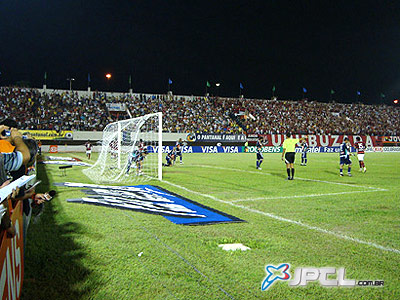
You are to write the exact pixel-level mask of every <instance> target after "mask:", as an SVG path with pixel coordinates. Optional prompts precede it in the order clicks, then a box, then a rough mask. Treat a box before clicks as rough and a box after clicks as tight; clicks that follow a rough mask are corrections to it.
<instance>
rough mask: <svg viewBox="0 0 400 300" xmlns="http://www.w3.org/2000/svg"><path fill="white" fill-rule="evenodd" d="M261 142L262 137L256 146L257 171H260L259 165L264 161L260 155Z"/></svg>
mask: <svg viewBox="0 0 400 300" xmlns="http://www.w3.org/2000/svg"><path fill="white" fill-rule="evenodd" d="M262 140H263V139H262V137H259V138H258V141H257V144H256V158H257V161H256V169H257V170H261V164H262V162H263V160H264V156H263V155H262V146H263V144H262Z"/></svg>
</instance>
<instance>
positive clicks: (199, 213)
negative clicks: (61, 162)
mask: <svg viewBox="0 0 400 300" xmlns="http://www.w3.org/2000/svg"><path fill="white" fill-rule="evenodd" d="M54 185H57V186H66V187H78V188H84V189H83V190H82V192H83V193H85V196H84V197H82V198H77V199H67V201H68V202H72V203H84V204H92V205H99V206H107V207H113V208H119V209H128V210H134V211H140V212H144V213H149V214H158V215H162V216H163V217H165V218H166V219H168V220H169V221H171V222H173V223H175V224H183V225H206V224H215V223H230V222H244V221H243V220H241V219H239V218H236V217H234V216H231V215H228V214H226V213H224V212H221V211H218V210H216V209H213V208H211V207H208V206H205V205H202V204H200V203H198V202H195V201H192V200H190V199H187V198H184V197H182V196H180V195H178V194H175V193H173V192H170V191H168V190H166V189H163V188H161V187H156V186H152V185H136V186H107V185H97V184H85V183H74V182H63V183H55V184H54Z"/></svg>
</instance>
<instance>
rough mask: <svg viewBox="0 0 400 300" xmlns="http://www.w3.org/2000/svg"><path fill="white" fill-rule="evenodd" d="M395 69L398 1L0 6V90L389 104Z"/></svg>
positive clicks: (399, 86) (398, 66)
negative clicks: (27, 87) (20, 84)
mask: <svg viewBox="0 0 400 300" xmlns="http://www.w3.org/2000/svg"><path fill="white" fill-rule="evenodd" d="M399 58H400V1H336V0H335V1H278V0H274V1H270V0H265V1H249V0H247V1H240V0H235V1H190V0H187V1H168V0H163V1H149V0H148V1H144V0H143V1H140V0H138V1H132V0H131V1H117V0H113V1H90V0H79V1H77V0H51V1H50V0H47V1H45V0H37V1H32V0H24V1H22V0H0V71H1V75H0V85H8V84H14V83H15V82H17V81H20V80H25V81H29V82H31V84H32V85H33V86H35V87H41V86H42V84H43V77H44V73H45V72H47V77H48V78H47V85H48V87H49V88H68V86H69V83H68V81H67V80H66V79H67V78H69V77H74V78H76V81H75V82H74V83H73V88H78V89H86V88H87V77H88V73H90V75H91V86H92V90H94V89H98V90H105V89H108V90H114V91H127V90H128V88H129V83H128V78H129V75H130V74H131V75H132V86H133V88H134V91H135V92H148V93H165V92H166V90H167V88H168V78H171V79H172V81H173V84H172V86H171V88H172V90H173V91H174V93H175V94H183V95H193V94H194V95H202V94H204V93H205V86H206V82H207V80H208V81H209V82H210V83H211V84H212V88H211V89H209V91H210V92H211V93H213V94H214V93H217V91H216V90H215V83H216V82H220V83H221V86H220V88H219V91H218V93H219V94H220V95H222V96H237V95H238V94H239V83H242V84H243V86H244V90H243V93H244V95H245V96H246V97H250V98H270V97H271V89H272V86H273V85H275V86H276V95H277V96H278V97H279V98H285V99H299V98H301V97H302V89H303V87H305V88H307V90H308V93H307V97H308V98H310V99H316V100H322V101H323V100H329V97H330V90H331V89H333V90H335V94H334V98H335V99H336V100H338V101H339V100H341V101H343V102H349V101H355V100H356V91H357V90H359V91H361V97H360V100H361V101H363V102H366V103H373V102H380V101H381V98H380V93H381V92H383V93H384V94H385V95H386V101H387V102H390V101H391V100H392V99H393V98H397V97H400V59H399ZM106 72H110V73H112V75H113V78H112V79H111V81H110V82H108V83H107V81H106V79H105V77H104V75H105V73H106Z"/></svg>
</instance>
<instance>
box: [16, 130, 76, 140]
mask: <svg viewBox="0 0 400 300" xmlns="http://www.w3.org/2000/svg"><path fill="white" fill-rule="evenodd" d="M21 132H22V134H23V135H31V136H32V137H33V138H35V139H37V140H72V138H73V134H72V131H70V130H62V131H56V130H21Z"/></svg>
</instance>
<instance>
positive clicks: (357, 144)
mask: <svg viewBox="0 0 400 300" xmlns="http://www.w3.org/2000/svg"><path fill="white" fill-rule="evenodd" d="M354 147H355V148H356V149H357V158H358V163H359V164H360V172H361V171H363V172H364V173H365V172H366V171H367V168H366V167H365V164H364V154H365V148H366V147H365V144H364V143H363V141H362V140H361V138H360V137H356V142H355V144H354Z"/></svg>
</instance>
